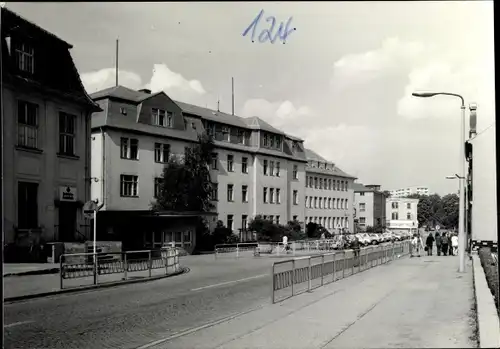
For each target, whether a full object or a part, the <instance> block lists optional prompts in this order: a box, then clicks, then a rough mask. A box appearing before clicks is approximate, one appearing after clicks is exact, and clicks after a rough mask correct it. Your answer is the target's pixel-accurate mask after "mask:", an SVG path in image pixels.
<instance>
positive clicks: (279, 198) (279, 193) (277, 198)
mask: <svg viewBox="0 0 500 349" xmlns="http://www.w3.org/2000/svg"><path fill="white" fill-rule="evenodd" d="M276 203H277V204H281V190H280V189H279V188H277V189H276Z"/></svg>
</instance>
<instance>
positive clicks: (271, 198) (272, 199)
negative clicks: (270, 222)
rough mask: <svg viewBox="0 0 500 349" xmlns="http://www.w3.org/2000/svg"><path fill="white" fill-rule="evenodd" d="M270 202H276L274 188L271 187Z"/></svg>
mask: <svg viewBox="0 0 500 349" xmlns="http://www.w3.org/2000/svg"><path fill="white" fill-rule="evenodd" d="M269 197H270V203H271V204H274V188H270V189H269Z"/></svg>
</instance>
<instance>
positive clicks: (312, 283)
mask: <svg viewBox="0 0 500 349" xmlns="http://www.w3.org/2000/svg"><path fill="white" fill-rule="evenodd" d="M407 254H409V242H408V241H403V242H395V243H393V244H390V245H385V246H369V247H363V248H361V249H360V250H359V252H356V251H353V250H344V251H338V252H332V253H325V254H322V255H316V256H304V257H297V258H293V259H289V260H285V261H279V262H275V263H274V264H273V266H272V302H273V303H276V302H281V301H283V300H285V299H288V298H290V297H293V296H295V295H298V294H301V293H303V292H310V291H312V290H313V289H315V288H317V287H321V286H323V285H325V284H328V283H332V282H335V281H337V280H339V279H342V278H345V277H347V276H351V275H354V274H355V273H359V272H361V271H364V270H366V269H370V268H373V267H375V266H377V265H380V264H384V263H387V262H389V261H392V260H394V259H395V258H399V257H400V256H403V255H407ZM356 269H357V272H356Z"/></svg>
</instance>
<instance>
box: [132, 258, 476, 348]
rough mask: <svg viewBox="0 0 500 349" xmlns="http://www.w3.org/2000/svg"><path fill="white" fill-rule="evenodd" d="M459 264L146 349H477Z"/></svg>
mask: <svg viewBox="0 0 500 349" xmlns="http://www.w3.org/2000/svg"><path fill="white" fill-rule="evenodd" d="M457 258H458V257H437V256H432V257H421V258H411V259H410V258H402V259H399V260H396V261H393V262H391V263H389V264H387V265H381V266H379V267H377V268H373V269H369V270H367V271H364V272H362V273H359V274H355V275H354V276H351V277H349V278H347V279H343V280H340V281H337V282H335V283H333V284H330V285H327V286H324V287H321V288H319V289H316V290H315V291H313V292H312V293H305V294H302V295H299V296H296V297H293V298H291V299H289V300H286V301H284V302H282V303H277V304H274V305H265V306H263V307H261V308H259V309H257V310H254V311H251V312H247V313H246V314H244V315H241V316H237V317H234V318H233V319H230V320H228V321H224V322H220V323H219V324H217V325H214V326H210V327H209V326H206V327H205V328H203V329H199V330H190V331H186V333H184V334H182V333H180V334H177V335H175V336H172V337H170V338H165V339H164V340H163V341H157V342H155V344H156V346H155V345H149V346H143V347H142V348H155V349H159V348H186V349H187V348H228V349H229V348H231V349H233V348H432V347H433V348H474V347H476V345H477V343H475V342H474V341H473V340H472V339H471V337H472V336H473V331H474V328H473V327H472V326H471V320H470V319H471V317H470V314H471V307H472V304H473V284H472V269H471V263H470V261H468V262H467V263H468V265H467V272H466V273H465V274H458V273H457V267H458V259H457ZM152 344H153V343H152Z"/></svg>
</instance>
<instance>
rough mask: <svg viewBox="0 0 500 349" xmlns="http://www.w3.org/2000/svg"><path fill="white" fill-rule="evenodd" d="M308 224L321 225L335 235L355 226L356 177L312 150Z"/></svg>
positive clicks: (307, 192)
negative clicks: (354, 188)
mask: <svg viewBox="0 0 500 349" xmlns="http://www.w3.org/2000/svg"><path fill="white" fill-rule="evenodd" d="M306 157H307V166H306V181H305V199H304V206H305V209H306V212H305V221H304V222H305V223H306V224H307V223H309V222H313V223H317V224H319V225H322V226H323V227H324V228H326V229H327V230H328V231H330V232H332V233H335V232H337V233H338V232H340V231H348V230H349V229H352V227H353V226H354V221H353V220H354V206H353V202H354V191H353V187H352V185H353V182H354V180H355V177H353V176H351V175H349V174H347V173H345V172H344V171H342V170H341V169H340V168H338V167H337V166H336V165H335V164H334V163H332V162H330V161H327V160H326V159H324V158H323V157H321V156H320V155H318V154H316V153H315V152H313V151H312V150H309V149H306Z"/></svg>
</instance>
